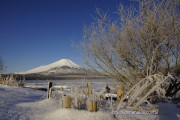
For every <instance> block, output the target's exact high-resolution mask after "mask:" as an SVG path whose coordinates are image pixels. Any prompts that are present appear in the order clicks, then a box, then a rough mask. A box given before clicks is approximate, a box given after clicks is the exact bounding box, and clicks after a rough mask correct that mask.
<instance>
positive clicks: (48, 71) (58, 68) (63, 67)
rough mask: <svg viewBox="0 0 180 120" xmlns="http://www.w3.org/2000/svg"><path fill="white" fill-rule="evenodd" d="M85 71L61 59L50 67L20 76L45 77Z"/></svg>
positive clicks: (32, 70) (29, 71)
mask: <svg viewBox="0 0 180 120" xmlns="http://www.w3.org/2000/svg"><path fill="white" fill-rule="evenodd" d="M84 72H85V69H84V68H83V67H82V66H80V65H78V64H76V63H74V62H72V61H71V60H69V59H61V60H59V61H56V62H54V63H51V64H49V65H44V66H40V67H37V68H34V69H31V70H28V71H25V72H20V73H19V74H33V73H38V74H43V75H54V74H82V73H84Z"/></svg>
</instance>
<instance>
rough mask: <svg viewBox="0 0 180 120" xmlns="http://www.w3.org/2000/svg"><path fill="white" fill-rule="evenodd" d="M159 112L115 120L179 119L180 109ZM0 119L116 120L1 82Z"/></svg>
mask: <svg viewBox="0 0 180 120" xmlns="http://www.w3.org/2000/svg"><path fill="white" fill-rule="evenodd" d="M159 107H160V115H159V116H156V115H117V119H118V120H180V108H177V107H175V105H172V104H162V103H161V104H159ZM0 119H1V120H117V119H115V118H114V117H112V115H111V114H110V113H109V112H103V111H98V112H96V113H91V112H88V111H85V110H74V109H70V110H69V109H62V108H61V105H60V102H57V101H55V100H53V99H46V92H43V91H38V90H32V89H27V88H17V87H8V86H3V85H0Z"/></svg>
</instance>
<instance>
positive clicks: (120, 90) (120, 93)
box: [117, 85, 124, 101]
mask: <svg viewBox="0 0 180 120" xmlns="http://www.w3.org/2000/svg"><path fill="white" fill-rule="evenodd" d="M123 96H124V88H123V86H122V85H118V87H117V100H118V101H120V100H121V99H122V98H123Z"/></svg>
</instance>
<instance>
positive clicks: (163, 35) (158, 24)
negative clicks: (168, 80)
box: [82, 0, 180, 89]
mask: <svg viewBox="0 0 180 120" xmlns="http://www.w3.org/2000/svg"><path fill="white" fill-rule="evenodd" d="M138 3H139V6H138V7H129V8H125V7H124V6H123V5H119V7H118V11H117V16H118V19H113V18H110V17H109V13H105V12H103V11H101V10H100V9H97V13H98V16H97V17H94V21H93V22H92V24H91V25H90V26H86V27H85V29H84V34H83V35H84V41H83V43H82V46H83V48H84V49H85V53H86V55H87V57H88V59H87V63H88V64H89V65H90V66H91V67H93V68H95V69H96V70H98V71H100V72H101V73H103V74H104V75H106V76H108V77H110V78H113V79H116V80H118V81H119V82H121V84H123V85H124V86H125V88H126V89H129V88H130V87H132V86H133V85H134V84H136V83H137V82H138V81H139V80H141V78H145V77H146V76H149V75H153V74H156V73H158V72H162V71H164V75H166V74H167V73H168V72H169V71H170V68H171V67H172V66H176V67H177V66H178V65H179V62H180V38H179V37H180V36H179V35H180V27H179V26H180V19H179V17H180V16H179V11H178V10H179V8H178V5H179V3H180V1H179V0H138ZM114 14H115V15H116V13H114Z"/></svg>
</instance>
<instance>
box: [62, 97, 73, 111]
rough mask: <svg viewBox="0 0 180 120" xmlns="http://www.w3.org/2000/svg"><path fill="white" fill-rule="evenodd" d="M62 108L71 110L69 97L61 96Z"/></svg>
mask: <svg viewBox="0 0 180 120" xmlns="http://www.w3.org/2000/svg"><path fill="white" fill-rule="evenodd" d="M63 108H71V96H63Z"/></svg>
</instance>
